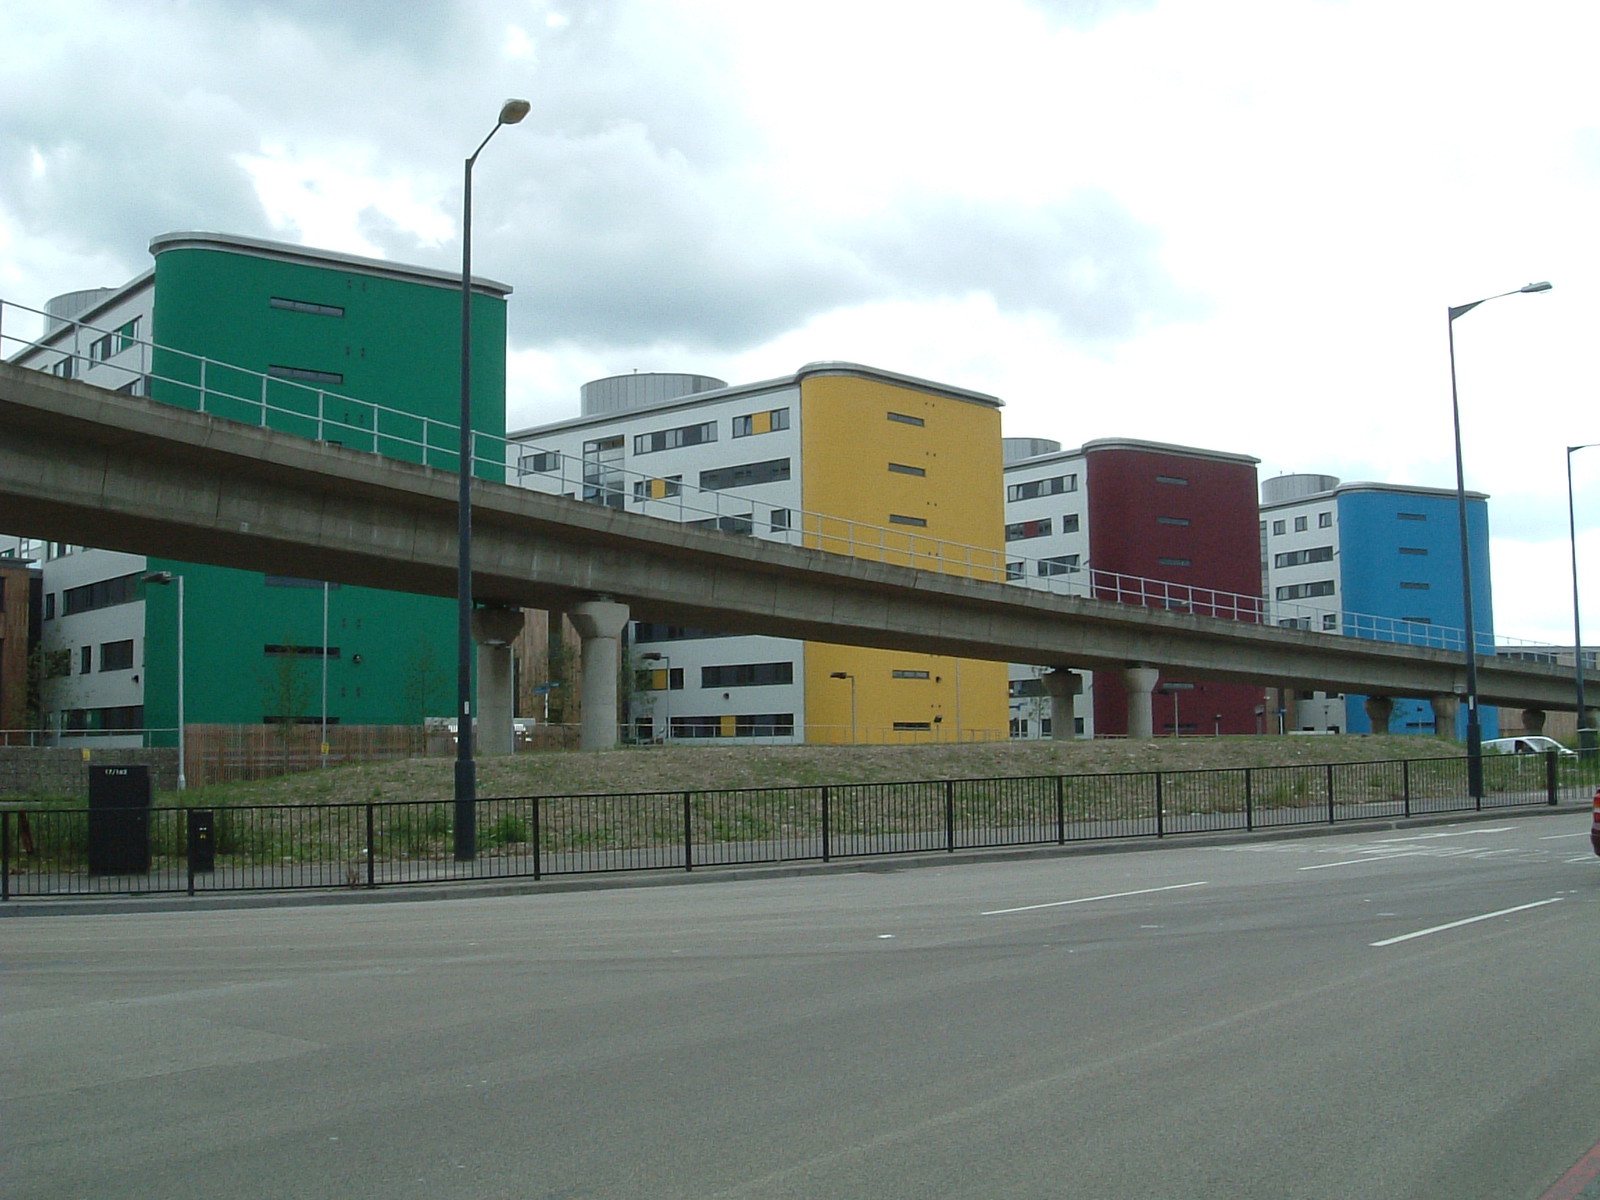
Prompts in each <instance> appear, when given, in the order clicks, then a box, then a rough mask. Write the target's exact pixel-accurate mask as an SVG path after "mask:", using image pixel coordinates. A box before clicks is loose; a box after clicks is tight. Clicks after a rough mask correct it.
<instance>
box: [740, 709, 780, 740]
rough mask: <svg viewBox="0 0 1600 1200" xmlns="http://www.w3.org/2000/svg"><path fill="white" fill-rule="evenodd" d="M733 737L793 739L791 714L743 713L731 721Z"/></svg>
mask: <svg viewBox="0 0 1600 1200" xmlns="http://www.w3.org/2000/svg"><path fill="white" fill-rule="evenodd" d="M733 736H734V737H793V736H794V714H793V713H745V714H741V715H740V716H737V717H735V718H734V720H733Z"/></svg>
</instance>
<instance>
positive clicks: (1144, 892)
mask: <svg viewBox="0 0 1600 1200" xmlns="http://www.w3.org/2000/svg"><path fill="white" fill-rule="evenodd" d="M1205 885H1206V881H1205V880H1204V879H1201V880H1197V881H1196V882H1194V883H1174V884H1169V885H1168V886H1166V887H1154V888H1140V889H1139V890H1138V891H1136V892H1110V893H1108V894H1106V895H1104V896H1080V897H1079V898H1078V899H1076V900H1051V901H1049V902H1048V903H1046V904H1024V905H1022V906H1021V907H1020V908H991V909H990V910H989V911H988V912H986V913H979V914H978V915H979V916H983V917H1001V916H1004V915H1005V914H1007V913H1019V912H1032V911H1033V910H1034V909H1036V908H1060V907H1062V906H1063V905H1067V904H1089V903H1091V902H1093V901H1095V900H1121V899H1122V898H1123V897H1124V896H1148V895H1150V894H1151V893H1152V892H1175V891H1178V890H1179V889H1180V888H1192V887H1204V886H1205Z"/></svg>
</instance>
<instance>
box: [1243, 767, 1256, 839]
mask: <svg viewBox="0 0 1600 1200" xmlns="http://www.w3.org/2000/svg"><path fill="white" fill-rule="evenodd" d="M1255 778H1256V773H1255V772H1254V771H1252V770H1251V769H1250V768H1249V767H1246V768H1245V769H1244V827H1245V831H1246V832H1247V833H1254V832H1255V828H1256V799H1255Z"/></svg>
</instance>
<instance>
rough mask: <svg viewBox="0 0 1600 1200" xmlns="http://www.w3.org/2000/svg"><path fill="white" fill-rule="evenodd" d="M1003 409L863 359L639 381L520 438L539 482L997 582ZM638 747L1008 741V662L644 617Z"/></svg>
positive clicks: (514, 474) (635, 726) (635, 663)
mask: <svg viewBox="0 0 1600 1200" xmlns="http://www.w3.org/2000/svg"><path fill="white" fill-rule="evenodd" d="M999 408H1000V402H999V401H998V400H997V399H995V398H994V397H992V396H987V395H984V394H982V393H979V392H972V391H968V390H966V389H962V388H956V387H951V386H948V385H945V384H938V383H934V382H931V381H929V380H923V379H916V378H913V377H910V376H905V375H898V374H895V373H893V372H888V371H882V370H878V369H876V368H872V367H865V366H860V365H857V364H851V363H813V364H810V365H808V366H806V367H802V368H801V369H800V370H799V371H797V372H795V373H794V374H793V375H789V376H784V377H781V378H778V379H772V380H767V381H764V382H760V383H754V384H746V385H741V386H734V387H729V386H726V385H725V384H723V383H722V381H720V380H715V379H711V378H709V377H706V376H695V375H664V374H659V375H658V374H649V375H628V376H618V377H614V378H612V379H606V380H598V381H595V382H594V383H591V384H588V385H586V386H585V388H584V390H583V399H582V414H581V415H580V416H579V417H577V418H575V419H573V420H569V421H562V422H557V423H555V424H551V425H546V426H541V427H539V428H536V429H528V430H523V431H520V432H517V433H514V434H512V435H511V442H512V453H511V457H510V462H509V466H510V477H511V478H513V479H514V480H515V481H516V482H518V483H521V484H522V485H523V486H527V487H531V488H536V489H538V490H541V491H547V492H553V493H556V494H563V495H567V496H571V497H573V498H575V499H582V500H586V501H589V502H592V503H600V504H607V505H610V506H612V507H616V508H622V509H626V510H627V511H630V512H637V513H641V514H645V515H649V516H656V517H662V518H665V519H667V520H673V521H681V522H685V523H689V524H695V525H700V526H703V527H706V528H710V529H716V530H720V531H722V532H725V533H728V534H732V535H744V536H754V537H762V538H772V539H778V540H783V541H788V542H790V543H792V544H795V545H804V546H811V547H816V548H819V549H823V550H827V551H829V552H833V553H840V554H847V555H855V556H858V557H868V558H874V559H880V560H883V561H889V562H901V563H907V564H915V565H917V566H922V567H930V568H933V569H940V570H960V571H966V570H970V569H972V563H973V562H974V561H975V560H976V561H978V562H980V563H981V564H982V566H981V567H980V568H979V569H981V570H984V571H986V572H987V573H988V575H989V576H990V577H993V578H998V577H999V576H1000V570H1001V561H1002V537H1001V523H1002V521H1001V514H1002V507H1003V504H1002V482H1001V452H1000V416H999ZM633 616H634V617H635V618H636V620H635V621H634V622H633V624H632V627H631V630H630V635H629V642H630V646H629V653H630V656H631V657H630V662H631V666H630V668H629V675H630V678H631V679H633V680H636V681H637V685H636V686H635V687H634V688H633V695H632V696H631V697H630V703H629V706H628V707H629V722H630V729H629V733H630V736H632V737H634V738H636V739H639V740H662V739H665V738H671V739H673V740H679V739H683V740H713V739H743V740H746V741H749V740H756V741H773V742H812V743H833V744H848V743H851V742H863V743H865V742H875V743H884V742H935V741H954V740H974V739H999V738H1004V737H1005V736H1006V732H1007V730H1006V709H1005V667H1004V665H1003V664H998V663H986V662H979V661H974V660H961V659H953V658H941V657H936V656H931V655H925V654H911V653H904V652H899V651H880V650H870V649H863V648H860V647H846V646H835V645H828V644H823V643H818V642H806V641H802V640H799V639H787V638H772V637H749V636H737V635H735V636H730V635H726V634H724V633H722V632H720V631H716V630H698V629H686V628H682V627H677V626H672V625H667V624H663V623H660V622H655V621H652V620H650V615H649V613H647V612H636V613H634V614H633Z"/></svg>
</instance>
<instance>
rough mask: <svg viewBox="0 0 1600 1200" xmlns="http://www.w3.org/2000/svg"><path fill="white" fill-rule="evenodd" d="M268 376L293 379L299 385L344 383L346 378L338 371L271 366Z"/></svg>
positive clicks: (268, 369)
mask: <svg viewBox="0 0 1600 1200" xmlns="http://www.w3.org/2000/svg"><path fill="white" fill-rule="evenodd" d="M267 374H268V375H271V376H272V377H273V378H274V379H293V380H296V381H297V382H299V383H343V382H344V376H343V375H341V374H340V373H339V372H338V371H313V370H312V369H311V368H310V367H283V366H271V367H268V368H267Z"/></svg>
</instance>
